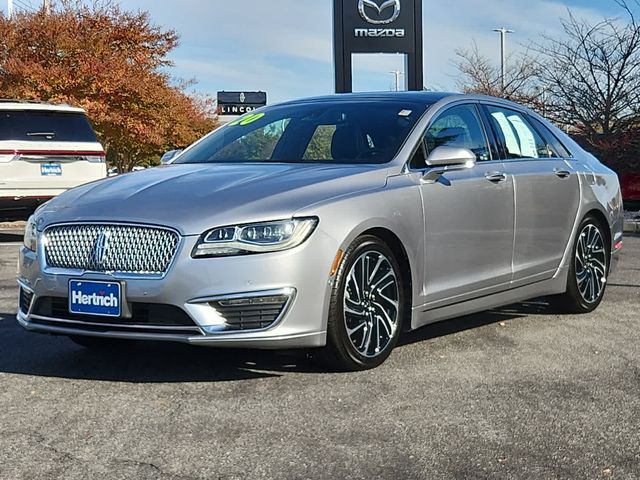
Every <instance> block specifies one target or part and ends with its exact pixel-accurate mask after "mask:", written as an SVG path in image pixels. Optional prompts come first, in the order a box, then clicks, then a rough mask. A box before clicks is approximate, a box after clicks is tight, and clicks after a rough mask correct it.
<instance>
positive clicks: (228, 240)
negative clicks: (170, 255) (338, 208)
mask: <svg viewBox="0 0 640 480" xmlns="http://www.w3.org/2000/svg"><path fill="white" fill-rule="evenodd" d="M317 224H318V219H317V218H294V219H292V220H278V221H274V222H264V223H251V224H247V225H231V226H228V227H219V228H214V229H213V230H209V231H208V232H205V233H204V234H202V236H201V237H200V239H199V240H198V244H197V245H196V246H195V248H194V249H193V253H192V256H193V257H224V256H229V255H247V254H251V253H266V252H279V251H281V250H287V249H289V248H293V247H296V246H298V245H300V244H301V243H302V242H304V241H305V240H306V239H307V238H309V235H311V232H313V229H314V228H315V227H316V225H317Z"/></svg>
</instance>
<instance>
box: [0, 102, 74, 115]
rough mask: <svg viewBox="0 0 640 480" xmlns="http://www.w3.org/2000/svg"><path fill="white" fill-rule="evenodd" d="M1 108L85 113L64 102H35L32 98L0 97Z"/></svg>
mask: <svg viewBox="0 0 640 480" xmlns="http://www.w3.org/2000/svg"><path fill="white" fill-rule="evenodd" d="M2 110H21V111H26V110H29V111H40V112H64V113H85V111H84V110H83V109H82V108H78V107H72V106H70V105H65V104H59V105H56V104H53V103H46V102H37V101H33V100H13V99H0V111H2Z"/></svg>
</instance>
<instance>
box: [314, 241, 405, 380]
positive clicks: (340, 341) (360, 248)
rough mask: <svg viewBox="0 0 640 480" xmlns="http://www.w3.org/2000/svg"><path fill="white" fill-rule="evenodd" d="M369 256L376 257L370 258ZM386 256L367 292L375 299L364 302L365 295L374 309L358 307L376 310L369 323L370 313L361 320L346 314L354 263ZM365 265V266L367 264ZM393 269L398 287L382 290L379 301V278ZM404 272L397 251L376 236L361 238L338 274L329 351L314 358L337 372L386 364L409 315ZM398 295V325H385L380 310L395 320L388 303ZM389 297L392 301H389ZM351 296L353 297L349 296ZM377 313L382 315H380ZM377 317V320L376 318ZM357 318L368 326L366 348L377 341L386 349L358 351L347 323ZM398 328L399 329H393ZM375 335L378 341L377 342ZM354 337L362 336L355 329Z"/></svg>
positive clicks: (332, 304) (329, 329) (331, 305)
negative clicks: (377, 284) (404, 320)
mask: <svg viewBox="0 0 640 480" xmlns="http://www.w3.org/2000/svg"><path fill="white" fill-rule="evenodd" d="M369 255H371V256H372V257H369ZM374 255H379V256H374ZM382 257H384V258H385V259H386V260H387V261H388V262H384V263H381V265H382V266H383V267H380V268H381V269H382V270H380V271H378V272H375V274H376V275H375V276H374V277H373V282H367V283H368V286H367V287H366V290H370V291H371V292H372V293H370V294H369V295H373V296H371V297H368V298H367V299H366V300H364V295H365V294H366V293H365V291H363V292H362V300H361V301H363V302H370V306H369V307H364V306H362V305H359V306H358V308H362V309H363V311H365V312H366V310H365V308H369V309H371V308H373V311H371V310H370V313H369V315H370V316H369V317H368V318H369V320H368V321H367V320H362V319H363V318H366V317H365V316H366V315H367V313H364V314H362V315H358V316H357V317H355V316H353V315H352V314H350V313H345V308H346V307H345V305H346V304H345V295H346V292H347V288H349V291H351V290H352V289H353V286H354V285H353V283H351V284H350V285H347V282H350V280H349V278H348V277H349V275H350V274H351V269H352V268H353V266H354V264H355V263H356V262H358V261H360V259H363V260H362V262H368V261H369V260H370V259H380V258H382ZM376 263H377V262H376ZM362 265H364V263H363V264H362ZM366 265H367V267H368V266H369V265H370V263H366ZM363 268H364V266H363ZM391 270H393V276H395V280H396V287H393V286H388V287H385V289H382V291H383V292H385V295H384V296H383V294H382V293H380V294H379V296H378V297H377V298H376V297H375V295H374V293H373V292H374V290H375V292H378V291H380V290H376V287H375V284H376V279H377V278H380V277H379V276H383V275H389V272H390V271H391ZM385 272H386V273H385ZM403 273H405V272H402V270H401V269H400V266H399V264H398V261H397V260H396V258H395V256H394V254H393V252H392V251H391V249H390V248H389V247H388V246H387V245H386V244H385V243H384V242H383V241H382V240H380V239H379V238H377V237H375V236H372V235H365V236H362V237H359V238H357V239H356V240H355V241H354V242H353V243H352V244H351V245H350V246H349V248H347V250H346V251H345V252H344V255H343V256H342V260H341V262H340V266H339V267H338V271H337V272H336V277H335V280H334V284H333V287H332V292H331V300H330V305H329V319H328V324H327V345H326V347H325V348H323V349H321V350H318V351H316V352H314V354H313V357H314V358H315V359H316V360H318V361H319V362H320V363H321V364H322V365H324V366H325V367H328V368H330V369H332V370H336V371H358V370H367V369H370V368H375V367H377V366H378V365H380V364H382V363H383V362H384V361H385V360H386V359H387V358H388V357H389V355H390V354H391V351H392V350H393V348H394V347H395V346H396V344H397V343H398V338H399V336H400V332H401V331H402V321H403V319H404V316H405V308H406V305H405V299H406V293H405V290H404V288H405V280H404V278H403ZM360 278H364V275H361V277H360ZM390 278H392V277H390ZM353 281H356V280H353ZM387 281H388V279H387V280H382V281H381V283H380V284H385V283H386V282H387ZM363 290H365V289H363ZM394 292H396V293H397V308H395V310H396V317H395V324H394V323H393V322H391V321H389V322H385V321H384V319H383V318H382V315H381V314H384V312H382V311H380V309H382V308H385V309H386V310H385V311H386V313H387V314H388V315H387V317H386V318H387V319H391V318H392V313H393V311H394V307H393V304H392V303H390V302H388V301H389V300H390V299H391V300H396V298H394ZM387 295H388V296H389V298H387ZM347 297H349V295H348V294H347ZM358 297H360V292H358ZM380 297H382V298H380ZM383 299H384V300H383ZM349 301H350V300H349V299H347V302H349ZM376 312H378V313H377V314H376ZM374 315H375V319H374V318H373V317H374ZM354 319H357V321H358V323H360V324H363V325H364V327H363V328H362V329H361V330H362V332H364V333H362V335H363V338H362V347H363V348H364V350H365V351H366V350H367V349H368V348H370V347H369V343H370V342H376V344H378V345H379V343H378V342H381V341H383V342H384V348H379V351H378V352H375V353H373V354H372V355H367V354H363V353H362V352H361V351H358V348H356V346H355V345H354V343H353V341H352V339H351V338H350V336H349V334H348V332H347V323H348V322H352V321H354ZM394 325H395V327H393V326H394ZM389 327H391V328H389ZM368 332H370V333H368ZM374 332H375V340H373V338H374V337H373V336H374ZM367 334H368V335H369V343H367V342H366V340H365V338H366V335H367ZM352 335H356V336H357V335H358V333H353V330H352ZM381 339H383V340H381ZM365 343H366V344H367V347H364V345H365ZM373 350H374V351H375V350H378V348H374V349H373Z"/></svg>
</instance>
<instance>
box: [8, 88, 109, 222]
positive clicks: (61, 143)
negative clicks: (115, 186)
mask: <svg viewBox="0 0 640 480" xmlns="http://www.w3.org/2000/svg"><path fill="white" fill-rule="evenodd" d="M106 175H107V169H106V163H105V153H104V148H102V145H101V144H100V143H99V142H98V139H97V138H96V134H95V132H94V131H93V128H92V127H91V124H90V123H89V120H88V119H87V116H86V114H85V111H84V110H82V109H81V108H73V107H70V106H67V105H52V104H47V103H37V102H22V101H14V100H0V220H3V219H4V220H15V219H26V218H27V217H28V216H29V215H30V214H31V213H33V210H35V208H36V207H37V206H38V205H40V204H42V203H44V202H46V201H47V200H49V199H51V198H52V197H55V196H56V195H59V194H60V193H62V192H64V191H65V190H68V189H69V188H73V187H76V186H78V185H81V184H83V183H87V182H91V181H93V180H98V179H100V178H104V177H106Z"/></svg>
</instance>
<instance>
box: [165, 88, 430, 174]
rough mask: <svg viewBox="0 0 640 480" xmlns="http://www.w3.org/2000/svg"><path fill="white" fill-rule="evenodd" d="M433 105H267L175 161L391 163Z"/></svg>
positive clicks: (392, 102) (394, 102)
mask: <svg viewBox="0 0 640 480" xmlns="http://www.w3.org/2000/svg"><path fill="white" fill-rule="evenodd" d="M428 107H429V105H427V104H423V103H416V102H405V101H398V100H375V101H374V100H367V101H344V100H343V101H336V102H310V103H299V104H290V105H282V106H275V107H267V108H264V109H261V110H260V111H257V112H253V113H250V114H248V115H245V116H243V117H240V118H239V119H238V120H236V121H234V122H231V123H230V124H228V125H226V126H225V127H223V128H221V129H219V130H218V131H216V132H214V133H212V134H210V135H209V136H207V137H205V138H204V139H203V140H202V141H200V142H198V143H197V144H195V145H193V146H192V147H191V148H189V149H188V150H186V151H185V152H184V153H183V154H182V155H180V157H178V158H177V159H176V161H175V162H174V163H240V162H279V163H301V162H309V163H314V162H328V163H387V162H389V161H391V160H392V159H393V157H394V156H395V155H396V153H397V152H398V150H399V149H400V147H401V146H402V144H403V143H404V141H405V139H406V138H407V136H408V135H409V133H410V132H411V130H412V129H413V127H414V126H415V124H416V122H417V121H418V119H419V118H420V117H421V116H422V114H423V113H424V112H425V111H426V109H427V108H428Z"/></svg>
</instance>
